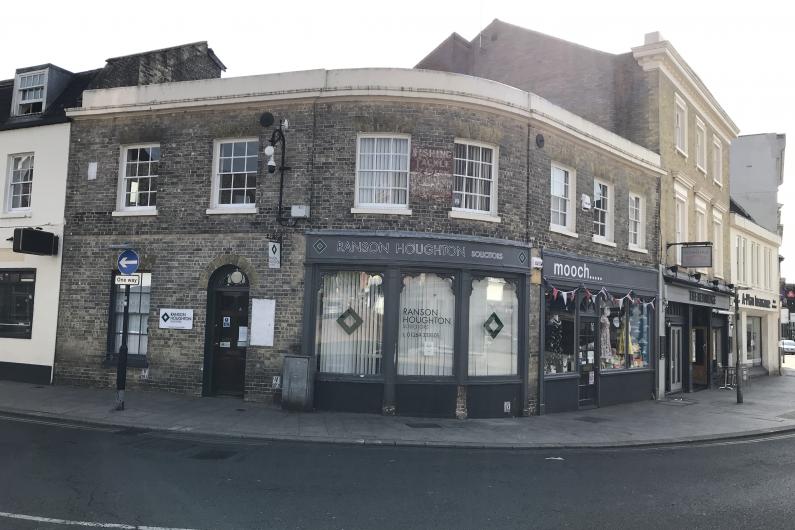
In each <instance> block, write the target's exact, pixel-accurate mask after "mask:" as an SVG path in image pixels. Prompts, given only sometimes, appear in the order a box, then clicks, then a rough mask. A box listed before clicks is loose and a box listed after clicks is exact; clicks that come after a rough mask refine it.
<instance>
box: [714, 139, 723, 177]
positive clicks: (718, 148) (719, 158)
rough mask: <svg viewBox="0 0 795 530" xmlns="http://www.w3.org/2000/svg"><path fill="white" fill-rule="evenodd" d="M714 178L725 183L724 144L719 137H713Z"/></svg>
mask: <svg viewBox="0 0 795 530" xmlns="http://www.w3.org/2000/svg"><path fill="white" fill-rule="evenodd" d="M712 180H714V181H715V183H716V184H719V185H721V186H722V185H723V144H722V143H721V141H720V140H719V139H718V138H717V137H713V139H712Z"/></svg>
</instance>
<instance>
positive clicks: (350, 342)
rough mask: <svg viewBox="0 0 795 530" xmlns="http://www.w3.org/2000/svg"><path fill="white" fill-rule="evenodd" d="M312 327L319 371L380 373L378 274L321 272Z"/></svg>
mask: <svg viewBox="0 0 795 530" xmlns="http://www.w3.org/2000/svg"><path fill="white" fill-rule="evenodd" d="M316 326H317V355H318V356H319V358H320V371H321V372H326V373H334V374H351V375H380V374H381V370H382V360H383V357H382V354H381V352H382V349H381V344H382V341H381V338H382V331H383V326H384V288H383V278H382V276H381V275H379V274H370V273H367V272H358V271H356V272H354V271H339V272H334V273H327V274H324V275H323V283H322V287H321V289H320V291H319V292H318V310H317V318H316Z"/></svg>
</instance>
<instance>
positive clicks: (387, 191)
mask: <svg viewBox="0 0 795 530" xmlns="http://www.w3.org/2000/svg"><path fill="white" fill-rule="evenodd" d="M356 183H357V184H356V186H357V189H356V207H357V208H407V207H408V201H409V137H408V136H375V135H361V136H359V140H358V149H357V164H356Z"/></svg>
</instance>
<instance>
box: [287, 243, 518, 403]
mask: <svg viewBox="0 0 795 530" xmlns="http://www.w3.org/2000/svg"><path fill="white" fill-rule="evenodd" d="M529 272H530V248H529V247H528V246H527V245H525V244H523V243H518V242H512V241H506V240H500V239H489V238H481V237H469V236H457V237H456V236H450V235H436V234H425V233H414V232H365V231H322V232H310V233H308V234H307V236H306V283H305V301H304V314H305V315H312V316H311V317H309V318H306V319H305V322H304V329H303V343H304V344H305V345H306V347H307V349H308V350H309V351H308V352H307V353H310V354H311V355H313V357H314V360H315V362H314V363H313V365H314V366H315V368H316V375H315V406H316V407H317V408H319V409H333V410H347V411H358V412H374V413H385V414H404V415H413V416H442V417H456V416H457V417H499V416H505V415H521V414H522V411H523V409H524V408H525V407H526V403H527V401H528V400H527V392H528V387H527V373H528V368H527V366H528V365H527V357H528V356H527V346H526V345H527V327H528V326H527V322H528V302H527V300H528V296H529V291H528V278H529Z"/></svg>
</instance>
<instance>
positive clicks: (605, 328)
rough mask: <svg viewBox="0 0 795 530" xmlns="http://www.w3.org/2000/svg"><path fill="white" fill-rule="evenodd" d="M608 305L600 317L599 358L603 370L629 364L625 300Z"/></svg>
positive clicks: (620, 367)
mask: <svg viewBox="0 0 795 530" xmlns="http://www.w3.org/2000/svg"><path fill="white" fill-rule="evenodd" d="M617 303H618V304H620V305H619V306H618V307H616V306H614V305H606V306H604V307H603V308H602V316H601V317H599V358H600V359H601V368H602V369H603V370H614V369H615V370H617V369H622V368H626V365H627V349H628V348H627V328H626V325H627V319H626V311H625V307H626V306H627V304H624V303H623V300H617Z"/></svg>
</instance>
